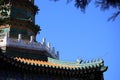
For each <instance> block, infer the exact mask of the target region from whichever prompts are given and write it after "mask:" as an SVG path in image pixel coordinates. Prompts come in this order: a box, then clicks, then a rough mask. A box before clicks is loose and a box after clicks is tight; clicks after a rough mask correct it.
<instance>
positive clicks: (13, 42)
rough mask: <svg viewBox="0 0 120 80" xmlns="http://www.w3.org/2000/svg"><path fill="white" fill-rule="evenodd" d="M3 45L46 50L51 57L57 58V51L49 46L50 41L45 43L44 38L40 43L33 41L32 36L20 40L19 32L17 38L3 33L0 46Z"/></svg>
mask: <svg viewBox="0 0 120 80" xmlns="http://www.w3.org/2000/svg"><path fill="white" fill-rule="evenodd" d="M3 46H13V47H20V48H26V49H32V50H41V51H47V52H48V53H49V54H51V55H52V57H54V58H56V59H59V52H58V51H57V52H56V51H55V48H54V47H51V46H50V43H48V45H46V40H45V38H43V41H42V43H40V42H34V41H33V36H31V37H30V40H22V39H21V34H19V35H18V39H13V38H9V37H8V36H7V35H5V36H4V37H3V38H0V47H3Z"/></svg>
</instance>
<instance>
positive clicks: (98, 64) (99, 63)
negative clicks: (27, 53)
mask: <svg viewBox="0 0 120 80" xmlns="http://www.w3.org/2000/svg"><path fill="white" fill-rule="evenodd" d="M14 60H16V61H18V62H21V63H24V64H27V65H34V66H43V67H52V68H60V69H61V68H62V69H75V70H82V69H83V70H84V69H92V68H101V69H100V70H101V71H105V70H106V67H105V66H104V61H103V60H102V59H99V60H95V61H93V62H86V63H77V62H76V63H75V62H74V63H73V62H65V61H60V60H56V59H52V58H48V61H41V60H33V59H25V58H21V57H15V58H14Z"/></svg>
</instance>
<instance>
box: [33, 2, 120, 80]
mask: <svg viewBox="0 0 120 80" xmlns="http://www.w3.org/2000/svg"><path fill="white" fill-rule="evenodd" d="M35 4H36V5H38V7H39V8H40V11H39V13H38V14H37V16H36V24H38V25H40V26H41V29H42V31H41V33H40V34H39V35H37V40H38V41H40V42H41V41H42V38H43V37H45V38H46V40H47V42H51V46H54V47H55V48H56V50H58V51H59V52H60V59H61V60H65V61H76V59H77V58H81V59H83V60H91V59H96V58H103V59H104V61H105V65H107V66H108V67H109V68H108V71H107V72H105V73H104V76H105V80H119V75H118V74H119V73H120V69H119V68H120V62H119V60H120V59H119V58H120V55H119V53H120V26H119V25H120V16H119V17H117V19H116V20H115V21H114V22H112V21H110V22H108V21H107V19H108V17H110V16H111V15H112V14H113V13H114V11H115V10H114V9H110V10H107V11H101V10H100V9H99V8H96V7H95V6H94V5H93V4H94V3H91V4H90V5H89V6H88V7H87V9H86V13H85V14H84V13H82V12H81V11H80V10H79V9H76V8H75V7H74V2H71V3H69V4H66V0H60V1H59V2H52V1H49V0H36V2H35Z"/></svg>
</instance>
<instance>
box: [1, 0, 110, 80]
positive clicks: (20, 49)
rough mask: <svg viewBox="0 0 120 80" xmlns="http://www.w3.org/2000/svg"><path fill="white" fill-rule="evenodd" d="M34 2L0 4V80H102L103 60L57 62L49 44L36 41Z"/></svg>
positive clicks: (22, 0)
mask: <svg viewBox="0 0 120 80" xmlns="http://www.w3.org/2000/svg"><path fill="white" fill-rule="evenodd" d="M38 10H39V9H38V7H37V6H36V5H34V0H0V64H1V65H0V80H96V79H97V80H104V77H103V72H105V71H106V70H107V68H108V67H107V66H104V60H103V59H96V60H90V61H84V60H77V61H76V62H66V61H61V60H59V52H58V51H56V50H55V48H54V47H51V46H50V43H49V42H48V43H46V39H45V38H43V41H42V42H38V41H37V40H36V35H37V34H38V33H40V31H41V29H40V26H38V25H36V24H35V15H36V13H37V12H38Z"/></svg>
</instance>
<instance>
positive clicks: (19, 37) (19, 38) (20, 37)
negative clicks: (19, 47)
mask: <svg viewBox="0 0 120 80" xmlns="http://www.w3.org/2000/svg"><path fill="white" fill-rule="evenodd" d="M21 39H22V36H21V34H18V42H20V41H21Z"/></svg>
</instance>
